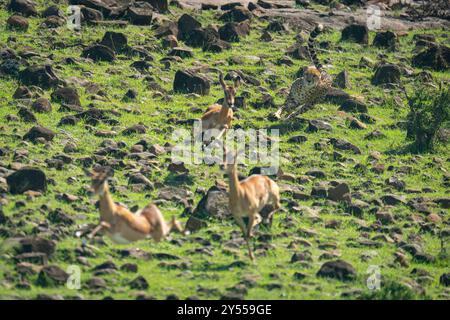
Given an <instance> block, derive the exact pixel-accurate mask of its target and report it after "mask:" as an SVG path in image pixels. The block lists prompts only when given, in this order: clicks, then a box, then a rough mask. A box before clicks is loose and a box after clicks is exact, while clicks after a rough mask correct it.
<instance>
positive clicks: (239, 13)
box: [219, 7, 253, 22]
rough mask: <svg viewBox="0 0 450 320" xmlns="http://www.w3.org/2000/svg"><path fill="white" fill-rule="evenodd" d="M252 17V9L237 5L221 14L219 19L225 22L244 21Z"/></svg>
mask: <svg viewBox="0 0 450 320" xmlns="http://www.w3.org/2000/svg"><path fill="white" fill-rule="evenodd" d="M252 17H253V14H252V13H251V12H250V10H248V9H246V8H244V7H235V8H233V9H231V10H229V11H227V12H225V13H224V14H223V15H222V16H220V18H219V20H221V21H224V22H242V21H245V20H249V19H251V18H252Z"/></svg>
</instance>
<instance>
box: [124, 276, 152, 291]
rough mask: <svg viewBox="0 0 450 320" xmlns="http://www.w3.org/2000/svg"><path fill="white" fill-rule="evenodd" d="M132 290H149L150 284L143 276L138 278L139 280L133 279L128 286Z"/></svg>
mask: <svg viewBox="0 0 450 320" xmlns="http://www.w3.org/2000/svg"><path fill="white" fill-rule="evenodd" d="M128 285H129V286H130V288H131V289H136V290H147V289H148V282H147V280H145V278H144V277H143V276H138V277H137V278H135V279H133V280H132V281H130V282H129V284H128Z"/></svg>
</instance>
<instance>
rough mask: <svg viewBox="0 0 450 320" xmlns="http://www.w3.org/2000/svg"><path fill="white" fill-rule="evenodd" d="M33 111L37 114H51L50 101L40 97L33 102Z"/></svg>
mask: <svg viewBox="0 0 450 320" xmlns="http://www.w3.org/2000/svg"><path fill="white" fill-rule="evenodd" d="M31 109H33V110H34V111H36V112H51V111H52V105H51V104H50V101H48V99H47V98H44V97H40V98H37V99H36V101H34V102H33V104H32V105H31Z"/></svg>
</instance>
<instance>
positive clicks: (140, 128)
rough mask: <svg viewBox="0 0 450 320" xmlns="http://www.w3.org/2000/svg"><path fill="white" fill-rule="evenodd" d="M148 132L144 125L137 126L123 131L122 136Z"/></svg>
mask: <svg viewBox="0 0 450 320" xmlns="http://www.w3.org/2000/svg"><path fill="white" fill-rule="evenodd" d="M146 132H147V128H146V127H145V126H144V125H142V124H135V125H133V126H131V127H129V128H127V129H125V130H123V131H122V134H124V135H130V134H135V133H137V134H144V133H146Z"/></svg>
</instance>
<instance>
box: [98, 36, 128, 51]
mask: <svg viewBox="0 0 450 320" xmlns="http://www.w3.org/2000/svg"><path fill="white" fill-rule="evenodd" d="M100 44H102V45H104V46H106V47H108V48H110V49H111V50H112V51H114V52H115V53H124V52H127V51H128V49H129V48H128V39H127V36H126V35H125V34H124V33H122V32H113V31H107V32H105V34H104V36H103V38H102V41H100Z"/></svg>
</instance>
